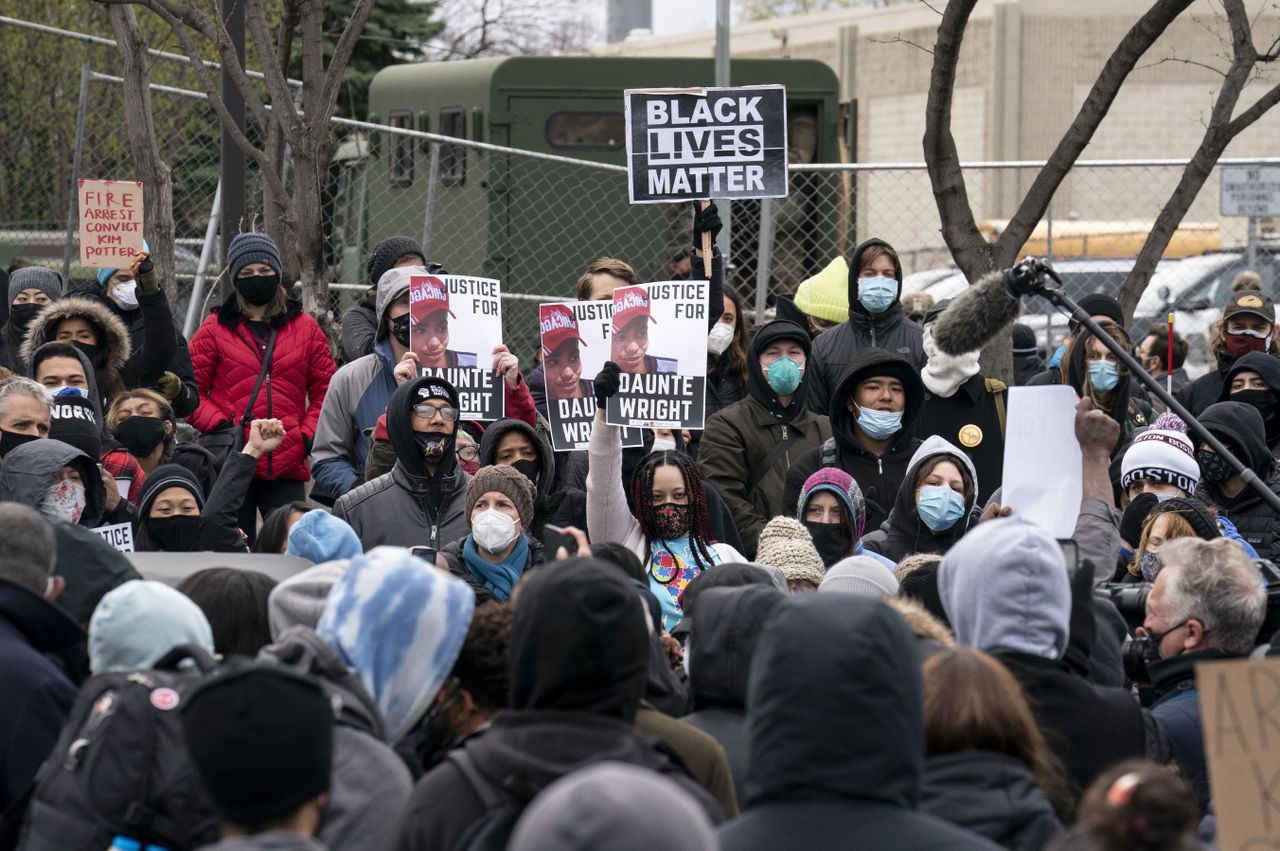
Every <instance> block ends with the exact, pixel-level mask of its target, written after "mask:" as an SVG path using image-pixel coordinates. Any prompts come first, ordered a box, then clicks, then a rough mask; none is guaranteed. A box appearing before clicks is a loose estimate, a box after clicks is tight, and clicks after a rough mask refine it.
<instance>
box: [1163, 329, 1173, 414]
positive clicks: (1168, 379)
mask: <svg viewBox="0 0 1280 851" xmlns="http://www.w3.org/2000/svg"><path fill="white" fill-rule="evenodd" d="M1164 365H1165V369H1166V373H1165V377H1164V388H1165V390H1167V391H1168V392H1169V395H1170V396H1172V395H1173V313H1172V312H1170V313H1169V351H1167V352H1166V353H1165V362H1164Z"/></svg>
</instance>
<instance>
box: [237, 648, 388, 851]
mask: <svg viewBox="0 0 1280 851" xmlns="http://www.w3.org/2000/svg"><path fill="white" fill-rule="evenodd" d="M258 660H259V661H262V662H267V663H269V664H274V665H279V666H280V667H282V668H288V669H289V670H292V671H295V672H297V673H299V674H302V675H304V676H307V677H312V678H315V679H317V680H319V681H320V683H321V685H322V686H323V687H324V690H325V693H326V695H328V696H329V698H330V700H331V701H332V702H334V703H335V704H336V705H337V706H338V709H337V719H336V720H337V723H336V724H335V725H334V728H333V772H332V786H331V787H330V789H329V805H328V806H327V807H325V810H324V816H323V817H322V820H321V822H320V830H319V832H318V838H319V839H320V840H321V841H322V842H323V843H324V844H325V845H326V846H327V847H329V848H335V849H338V848H341V849H350V851H384V849H386V848H389V847H390V845H391V842H392V841H393V840H394V839H395V827H396V819H397V818H398V817H399V815H400V810H401V809H402V808H403V807H404V805H405V803H406V802H407V801H408V800H409V793H410V792H411V791H412V789H413V782H412V781H411V780H410V778H409V770H408V769H407V768H405V766H404V763H403V762H402V761H401V760H400V758H399V757H398V756H396V753H395V751H393V750H392V749H391V747H390V746H389V745H388V744H387V742H386V729H385V726H384V724H383V723H382V716H381V715H380V714H379V712H378V705H377V704H376V703H374V701H373V698H371V697H369V693H368V692H367V691H365V688H364V686H363V685H362V684H361V682H360V678H359V677H358V676H356V675H355V674H354V673H353V672H352V671H351V670H350V669H349V668H347V667H346V666H345V665H344V664H343V663H342V660H340V659H339V658H338V656H337V654H336V653H334V651H333V650H332V648H330V647H329V645H327V644H326V643H325V642H324V641H323V640H321V638H320V637H319V636H318V635H316V634H315V633H314V632H312V631H311V630H309V629H307V628H306V627H300V626H299V627H293V628H291V629H288V630H286V631H285V632H283V633H281V634H280V635H279V636H278V637H277V639H276V641H275V643H274V644H271V645H269V646H267V647H264V648H263V649H262V651H261V652H260V653H259V654H258Z"/></svg>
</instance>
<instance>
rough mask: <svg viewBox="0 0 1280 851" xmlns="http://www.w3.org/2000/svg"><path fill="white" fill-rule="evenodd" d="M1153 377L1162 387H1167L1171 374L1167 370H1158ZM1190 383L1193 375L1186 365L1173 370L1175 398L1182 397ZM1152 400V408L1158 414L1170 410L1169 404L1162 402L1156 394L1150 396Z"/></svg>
mask: <svg viewBox="0 0 1280 851" xmlns="http://www.w3.org/2000/svg"><path fill="white" fill-rule="evenodd" d="M1151 377H1152V378H1154V379H1155V380H1156V382H1157V383H1158V384H1159V385H1160V386H1161V387H1165V386H1166V384H1167V381H1168V378H1169V374H1168V373H1166V372H1157V373H1155V374H1153V375H1152V376H1151ZM1190 383H1191V376H1189V375H1187V370H1186V367H1181V366H1180V367H1178V368H1177V369H1175V370H1174V371H1173V393H1172V395H1173V398H1175V399H1180V398H1181V397H1182V393H1183V391H1184V390H1186V388H1187V385H1189V384H1190ZM1150 401H1151V408H1152V410H1154V411H1155V412H1156V415H1157V416H1159V415H1160V414H1163V413H1164V412H1165V411H1167V410H1169V406H1168V405H1166V404H1165V403H1164V402H1161V401H1160V400H1159V399H1158V398H1157V397H1156V396H1155V395H1151V396H1150Z"/></svg>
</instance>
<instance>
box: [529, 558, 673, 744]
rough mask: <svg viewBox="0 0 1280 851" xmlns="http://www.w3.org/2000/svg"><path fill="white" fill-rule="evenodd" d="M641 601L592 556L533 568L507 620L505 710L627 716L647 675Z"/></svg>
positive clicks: (629, 717)
mask: <svg viewBox="0 0 1280 851" xmlns="http://www.w3.org/2000/svg"><path fill="white" fill-rule="evenodd" d="M643 605H644V604H643V603H642V602H641V601H640V598H639V597H638V596H637V595H636V592H635V588H634V587H633V586H631V585H630V584H629V583H628V582H627V580H626V579H624V578H623V576H622V574H621V573H620V572H619V571H618V570H616V569H614V568H611V567H609V566H608V565H605V564H602V563H600V562H597V561H594V560H592V559H587V558H574V559H569V560H567V561H562V562H558V563H557V564H556V566H555V569H554V570H539V571H535V572H534V573H533V574H532V575H530V576H529V577H528V578H527V579H525V580H524V581H523V582H522V583H521V584H520V589H519V598H518V602H517V604H516V612H515V619H514V620H513V621H512V624H511V660H510V662H509V663H508V667H509V669H510V672H511V708H512V709H556V710H563V711H569V712H582V713H589V714H593V715H603V716H608V717H612V718H618V719H622V720H624V721H631V720H633V719H634V718H635V714H636V709H637V708H638V707H639V706H640V698H641V696H642V695H643V694H644V691H645V683H646V680H647V678H648V665H649V635H648V630H647V629H646V627H645V620H644V611H643ZM551 647H554V648H556V649H555V652H553V653H552V652H548V648H551Z"/></svg>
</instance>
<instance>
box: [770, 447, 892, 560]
mask: <svg viewBox="0 0 1280 851" xmlns="http://www.w3.org/2000/svg"><path fill="white" fill-rule="evenodd" d="M795 516H796V519H797V520H799V521H800V522H801V523H803V524H804V527H805V528H806V529H808V530H809V536H810V538H812V539H813V547H814V549H816V550H817V551H818V555H820V556H822V563H823V564H824V565H825V566H826V567H831V565H833V564H835V563H836V562H838V561H841V560H842V559H845V558H848V557H849V556H860V555H865V556H868V557H870V558H872V559H874V560H875V561H878V562H880V563H881V564H883V565H884V566H885V567H887V568H888V569H889V570H891V571H892V570H894V569H895V568H896V567H897V563H896V562H892V561H890V560H889V559H887V558H885V557H884V556H882V555H880V554H879V553H873V552H871V551H870V550H868V549H866V548H865V547H863V545H862V540H863V537H862V533H863V531H864V530H865V529H866V525H867V500H866V497H864V496H863V495H862V488H860V487H858V483H857V482H855V481H854V480H853V476H850V475H849V474H848V473H846V472H845V471H844V470H841V469H840V468H839V467H823V468H821V469H820V470H818V471H817V472H815V473H814V474H813V475H811V476H810V477H809V478H807V479H805V481H804V485H803V486H802V487H801V488H800V499H799V500H798V501H797V503H796V515H795Z"/></svg>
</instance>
